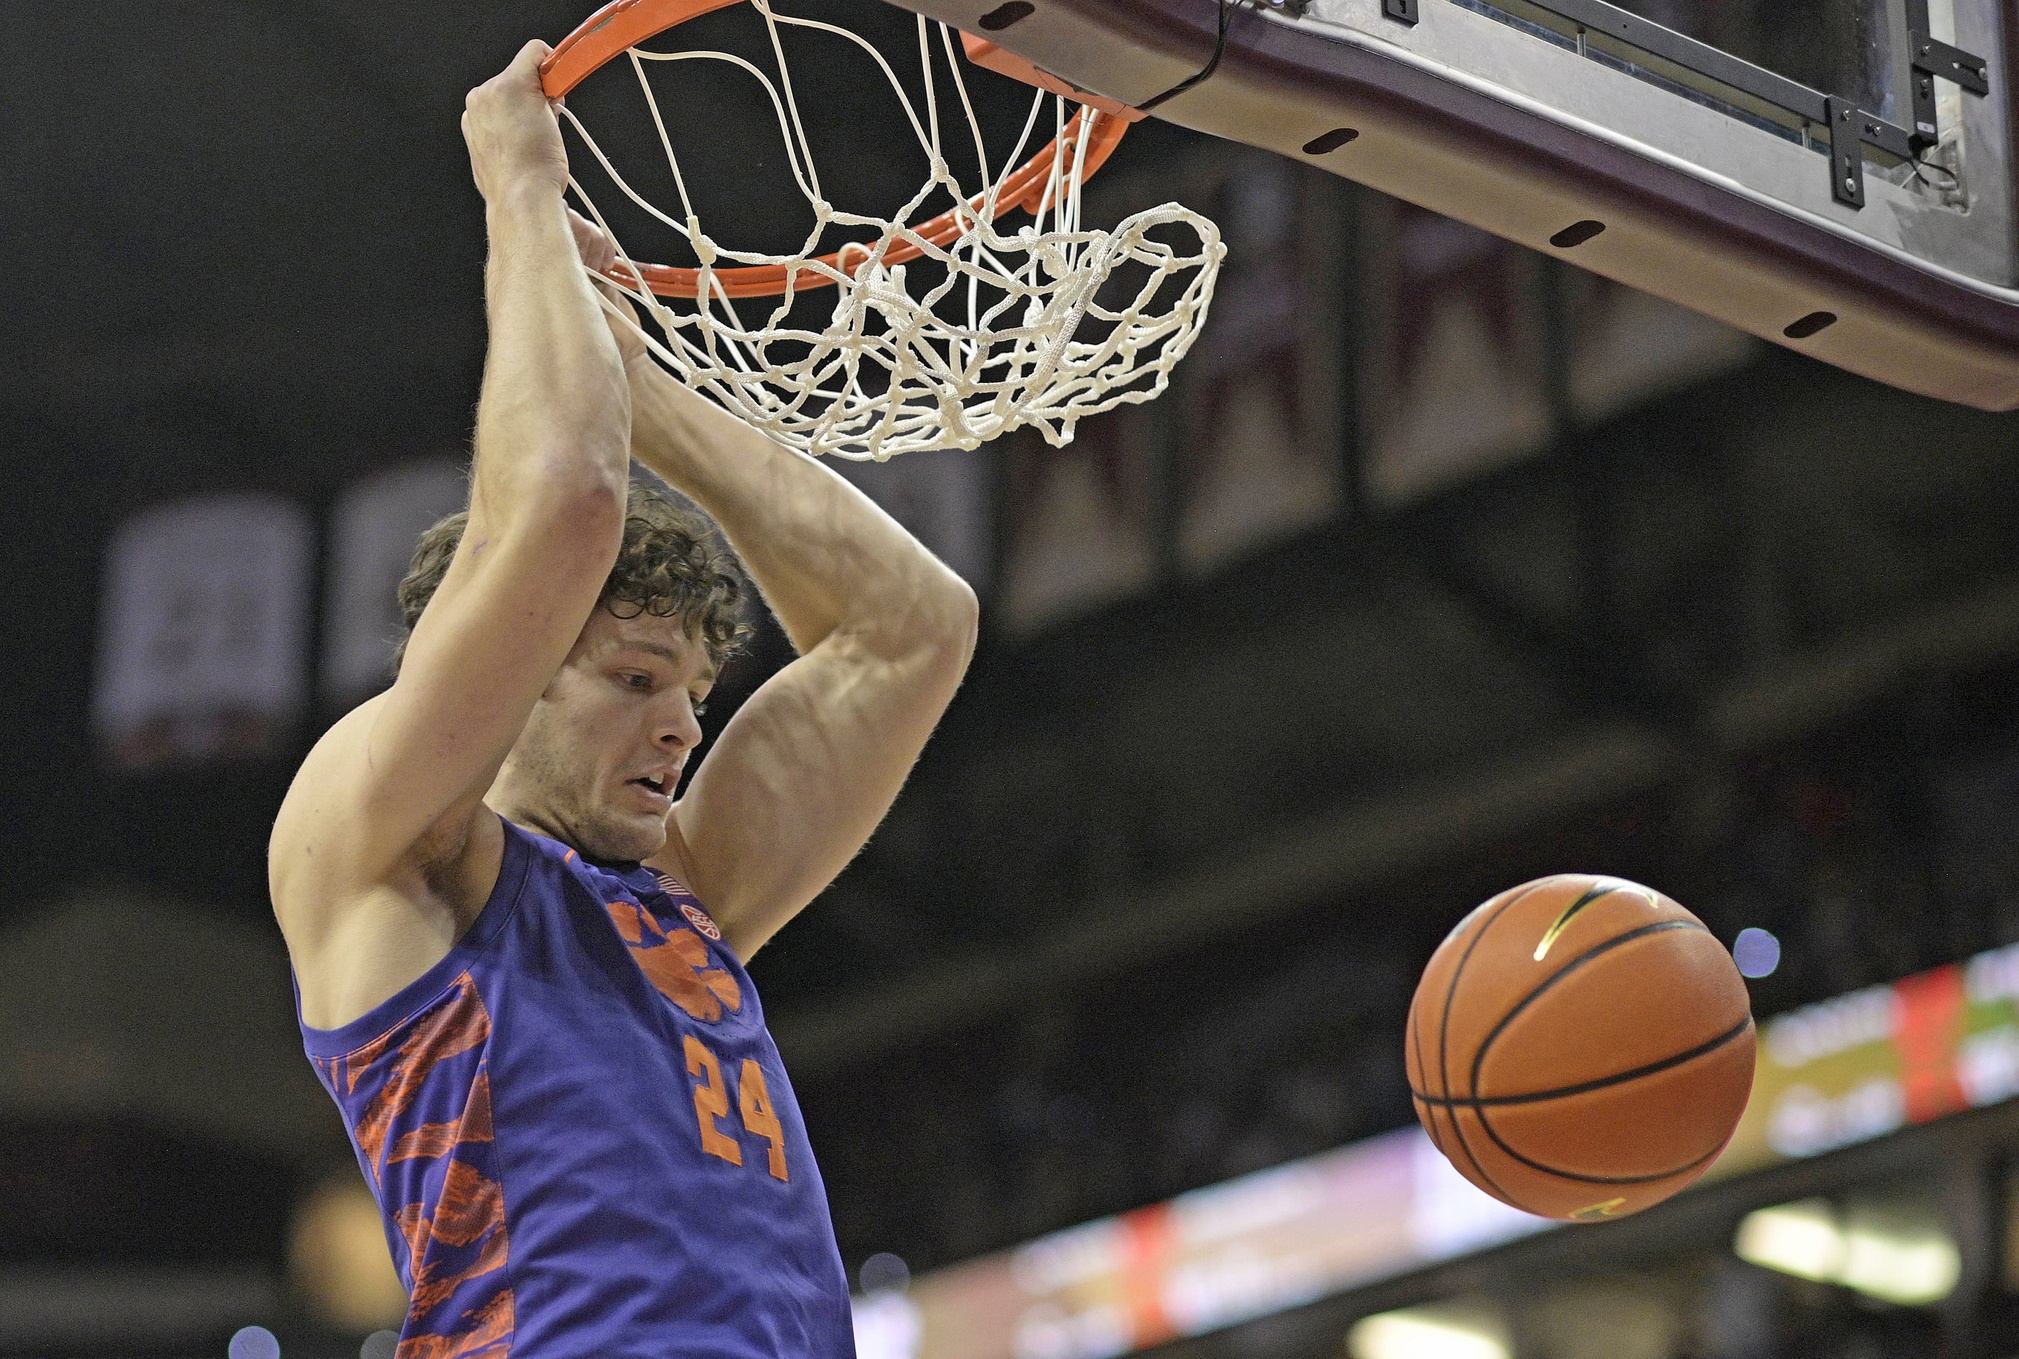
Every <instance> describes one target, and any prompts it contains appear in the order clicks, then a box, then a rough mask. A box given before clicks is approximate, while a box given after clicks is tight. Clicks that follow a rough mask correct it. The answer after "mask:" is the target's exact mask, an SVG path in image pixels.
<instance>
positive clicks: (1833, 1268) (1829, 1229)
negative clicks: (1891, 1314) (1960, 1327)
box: [1732, 1199, 1963, 1307]
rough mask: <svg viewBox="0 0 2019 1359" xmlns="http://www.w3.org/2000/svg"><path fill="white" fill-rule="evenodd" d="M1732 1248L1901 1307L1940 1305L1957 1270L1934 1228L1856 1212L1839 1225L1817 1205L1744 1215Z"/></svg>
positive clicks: (1952, 1252) (1951, 1248)
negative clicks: (1843, 1223) (1936, 1303)
mask: <svg viewBox="0 0 2019 1359" xmlns="http://www.w3.org/2000/svg"><path fill="white" fill-rule="evenodd" d="M1732 1249H1733V1250H1734V1251H1735V1252H1736V1253H1737V1254H1738V1256H1739V1258H1740V1259H1742V1260H1745V1261H1747V1262H1748V1263H1751V1264H1755V1265H1759V1266H1761V1267H1762V1268H1764V1269H1772V1270H1777V1271H1778V1272H1780V1273H1782V1274H1792V1275H1794V1276H1796V1277H1797V1278H1802V1279H1814V1280H1816V1281H1817V1282H1819V1283H1832V1284H1839V1285H1842V1286H1843V1287H1845V1288H1850V1289H1854V1290H1855V1291H1857V1292H1859V1293H1863V1294H1864V1295H1865V1296H1867V1297H1870V1298H1877V1299H1879V1300H1880V1301H1882V1302H1891V1303H1897V1304H1899V1305H1901V1306H1905V1307H1919V1306H1925V1305H1927V1304H1929V1303H1933V1302H1940V1301H1941V1300H1942V1299H1943V1298H1946V1297H1948V1296H1949V1294H1950V1293H1951V1292H1953V1291H1955V1288H1956V1283H1957V1280H1958V1279H1959V1278H1960V1277H1961V1276H1962V1272H1963V1260H1962V1255H1961V1253H1960V1252H1959V1251H1958V1250H1957V1249H1956V1243H1955V1242H1954V1241H1953V1240H1951V1239H1950V1237H1949V1236H1948V1234H1947V1233H1946V1232H1944V1231H1943V1230H1942V1229H1941V1228H1940V1227H1939V1226H1937V1225H1935V1224H1933V1223H1931V1222H1927V1221H1915V1220H1912V1219H1911V1218H1901V1217H1898V1216H1896V1215H1887V1214H1861V1213H1856V1212H1854V1213H1852V1214H1851V1215H1850V1221H1849V1222H1848V1224H1847V1225H1840V1223H1839V1220H1838V1216H1837V1214H1836V1212H1835V1211H1834V1210H1833V1209H1832V1208H1831V1206H1830V1205H1829V1204H1828V1203H1827V1202H1825V1201H1824V1200H1822V1199H1805V1200H1803V1201H1802V1202H1800V1203H1784V1204H1781V1205H1780V1206H1779V1207H1775V1208H1762V1209H1760V1210H1759V1211H1757V1212H1754V1213H1749V1214H1747V1216H1746V1218H1745V1220H1744V1221H1743V1222H1741V1223H1740V1224H1739V1230H1738V1234H1737V1236H1736V1237H1735V1238H1734V1239H1733V1242H1732Z"/></svg>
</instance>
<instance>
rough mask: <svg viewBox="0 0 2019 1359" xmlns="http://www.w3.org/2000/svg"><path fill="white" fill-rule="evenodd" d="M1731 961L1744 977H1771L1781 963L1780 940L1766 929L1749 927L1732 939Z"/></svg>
mask: <svg viewBox="0 0 2019 1359" xmlns="http://www.w3.org/2000/svg"><path fill="white" fill-rule="evenodd" d="M1732 961H1733V962H1734V963H1736V964H1738V969H1739V974H1740V975H1741V976H1745V977H1755V978H1757V977H1771V976H1772V975H1773V974H1774V969H1775V968H1777V967H1779V966H1780V965H1781V941H1780V940H1778V939H1776V938H1774V936H1773V935H1771V934H1769V933H1768V932H1767V931H1765V930H1763V929H1760V928H1758V927H1757V926H1755V927H1750V928H1747V929H1743V930H1740V931H1739V936H1738V938H1736V939H1734V940H1732Z"/></svg>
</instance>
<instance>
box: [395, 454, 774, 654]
mask: <svg viewBox="0 0 2019 1359" xmlns="http://www.w3.org/2000/svg"><path fill="white" fill-rule="evenodd" d="M469 520H470V516H469V512H468V511H467V510H458V511H456V512H455V513H454V514H451V515H448V516H447V517H445V518H443V519H441V520H440V521H438V522H437V523H436V524H435V525H434V527H432V528H430V529H429V530H428V531H427V532H426V533H423V534H422V535H421V540H420V543H419V544H418V545H417V546H416V547H415V548H414V557H413V561H412V562H411V563H410V564H409V565H408V567H407V574H406V576H405V578H403V579H402V580H401V581H400V589H399V601H400V622H401V625H402V628H403V632H402V634H401V636H400V642H399V647H398V648H397V649H396V650H395V651H394V652H393V669H394V670H395V671H398V669H399V666H400V662H401V660H403V659H404V658H405V656H406V652H407V641H408V639H409V638H411V637H412V636H413V635H414V624H416V623H418V622H419V621H420V619H421V612H422V611H423V610H424V609H426V608H427V607H428V601H429V600H431V599H433V598H434V597H435V591H436V589H438V588H439V587H440V586H441V583H442V577H443V576H445V575H446V574H448V570H449V562H450V561H451V560H452V559H453V558H454V557H455V555H456V545H457V544H458V543H460V542H461V541H462V540H463V528H464V526H465V525H467V524H468V523H469ZM749 588H750V587H749V585H748V583H747V582H746V581H745V579H744V576H743V568H742V567H741V565H740V564H738V562H737V560H736V556H735V554H734V553H732V552H730V551H729V549H728V548H727V547H725V546H723V545H722V543H721V540H720V538H719V537H718V536H717V535H716V533H715V531H714V525H713V524H711V523H710V522H709V521H708V519H707V518H706V517H705V516H704V515H702V513H701V512H700V511H699V510H696V509H694V508H692V507H691V506H689V505H687V504H685V503H684V502H682V501H679V500H676V499H674V498H673V497H672V496H670V495H668V494H667V493H666V492H664V491H661V490H659V489H657V488H656V487H652V486H643V485H637V484H634V485H633V486H632V487H631V494H630V497H629V499H628V501H627V502H626V506H625V514H624V543H623V546H622V547H620V548H618V549H617V563H616V565H614V566H612V567H611V568H610V579H609V580H608V582H606V583H605V584H604V586H603V596H602V598H601V599H600V600H599V601H598V604H599V606H600V607H602V608H606V609H608V610H609V611H610V612H611V613H613V614H616V615H617V616H618V617H619V618H636V617H637V616H638V615H639V614H641V613H649V614H652V615H654V616H655V617H658V618H679V619H681V620H682V621H684V622H685V623H686V624H687V628H688V630H689V631H690V632H692V633H693V634H694V635H695V637H697V638H698V639H699V640H700V642H701V644H702V646H704V647H706V648H707V651H708V658H709V659H710V660H711V661H713V662H714V663H715V664H716V665H717V666H718V667H719V666H720V665H721V664H722V662H723V661H724V660H726V659H727V658H728V657H729V656H731V655H733V654H735V652H736V651H737V650H738V648H740V647H741V646H742V644H743V641H744V639H745V638H746V637H747V636H748V635H749V633H750V629H749V627H748V626H746V625H745V624H744V623H743V621H742V613H743V600H744V596H745V594H746V592H747V591H748V590H749Z"/></svg>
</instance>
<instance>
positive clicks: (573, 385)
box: [270, 43, 630, 1023]
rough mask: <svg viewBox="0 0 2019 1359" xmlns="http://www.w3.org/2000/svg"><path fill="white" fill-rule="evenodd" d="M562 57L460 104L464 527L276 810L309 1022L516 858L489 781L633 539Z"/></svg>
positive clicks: (614, 357) (491, 84) (403, 958)
mask: <svg viewBox="0 0 2019 1359" xmlns="http://www.w3.org/2000/svg"><path fill="white" fill-rule="evenodd" d="M546 51H547V48H546V46H545V44H542V43H529V44H528V45H527V46H526V48H525V49H523V50H522V51H521V52H520V53H519V55H518V56H517V58H515V59H514V60H513V62H512V64H511V65H510V66H509V67H507V68H506V69H505V70H504V71H503V72H502V73H500V74H499V75H498V76H496V77H495V78H493V79H492V80H490V81H488V82H486V83H485V84H484V85H482V86H480V87H479V88H477V89H476V90H474V91H472V92H471V94H470V97H469V100H468V104H467V111H466V112H465V114H464V117H463V132H464V136H465V139H466V140H467V142H468V144H469V151H470V161H471V166H472V169H473V172H474V174H475V177H476V182H477V187H478V189H479V190H480V191H481V192H482V194H483V197H484V205H485V212H486V224H487V228H488V232H489V238H490V258H489V264H488V266H487V269H486V274H485V295H486V305H487V310H488V316H489V323H490V347H489V352H488V355H487V357H486V361H485V366H484V379H483V388H482V395H481V399H480V401H479V405H478V409H477V422H476V451H475V463H474V469H473V475H472V479H471V487H470V508H469V519H468V523H467V526H466V528H465V529H464V531H463V533H462V536H461V539H460V542H459V544H458V546H457V548H456V550H455V554H454V557H453V558H452V560H451V562H450V564H449V566H448V569H447V573H446V576H445V577H444V578H443V580H442V583H441V586H440V588H439V589H438V590H437V591H436V593H435V595H434V597H433V599H432V601H431V602H430V603H429V604H428V606H427V609H426V612H425V613H424V614H423V615H422V617H421V618H420V620H419V622H418V624H417V625H416V627H415V628H414V631H413V635H412V637H411V639H410V641H409V643H408V645H407V648H406V653H405V657H404V660H403V662H402V664H401V667H400V673H399V678H398V680H397V681H396V682H395V684H394V685H393V687H392V688H391V690H389V691H388V692H387V693H385V694H383V695H381V696H380V697H378V698H376V699H374V700H372V701H371V702H369V703H367V704H366V705H365V706H364V707H362V708H360V709H359V710H358V711H356V712H354V713H352V714H351V715H350V716H348V717H346V718H345V719H343V720H342V721H341V722H339V723H338V724H337V725H336V726H335V727H333V728H332V729H331V731H330V732H329V733H328V734H327V735H326V736H325V737H324V738H323V740H322V741H321V742H320V743H318V745H317V748H316V750H315V751H314V752H313V753H312V754H311V755H310V757H309V759H308V761H307V762H306V763H305V764H304V765H303V768H302V771H301V773H300V774H299V775H298V776H297V777H296V781H295V784H294V786H293V788H292V789H291V790H290V792H289V794H288V798H287V801H286V803H285V805H284V806H283V808H282V811H281V814H280V817H279V819H278V820H277V822H276V824H275V829H274V838H273V846H272V861H271V871H270V876H271V881H272V887H273V893H274V901H275V907H276V911H277V913H278V914H279V916H280V920H281V924H282V928H283V930H284V932H285V933H286V934H287V937H288V942H289V946H290V949H291V951H292V952H293V954H294V958H295V964H296V970H297V975H298V976H299V978H300V981H301V985H302V992H303V998H304V1002H305V1005H306V1006H307V1008H308V1011H309V1012H310V1014H311V1016H312V1021H311V1022H322V1023H329V1022H343V1021H344V1020H345V1019H347V1018H349V1017H351V1016H353V1015H355V1014H356V1013H361V1012H362V1011H363V1010H364V1009H366V1008H369V1006H370V1005H372V1004H376V1003H377V1002H378V1001H380V1000H383V999H385V998H386V997H387V996H389V995H390V994H392V992H393V991H396V990H397V989H398V987H399V986H401V985H404V984H405V983H406V982H408V981H411V980H413V978H414V977H416V976H418V975H419V974H420V972H422V971H424V970H425V969H426V967H427V966H428V965H430V964H431V963H432V962H433V961H434V959H435V958H438V957H440V956H441V953H442V952H444V951H445V950H446V949H447V947H448V945H449V943H450V942H452V941H453V939H454V937H455V935H456V933H457V931H458V921H457V917H458V916H459V915H468V914H469V913H471V912H473V911H474V910H475V909H476V908H479V907H481V905H482V898H483V896H484V895H485V894H486V893H488V891H489V878H486V877H485V871H486V869H485V858H486V855H488V872H489V875H490V877H491V878H494V877H495V875H496V862H497V855H498V853H499V846H498V838H499V837H498V832H497V830H496V828H495V823H493V822H490V821H489V819H488V818H487V817H480V816H479V815H478V813H479V812H480V810H481V808H482V799H483V797H484V794H485V791H486V790H487V789H488V788H489V786H490V784H491V782H492V779H493V777H494V776H495V775H496V773H497V771H498V768H499V765H500V763H501V762H502V761H503V760H504V758H505V756H506V755H507V753H508V752H509V751H510V750H511V748H512V745H513V742H514V741H515V739H516V738H517V737H518V735H519V733H520V730H521V728H522V727H523V726H524V725H525V722H526V719H527V715H528V713H529V712H530V711H531V710H532V707H533V705H534V703H535V702H536V700H537V699H538V698H539V696H540V694H541V692H542V690H543V689H544V688H545V687H546V686H547V684H548V682H549V681H550V680H551V679H552V678H553V676H554V674H555V672H556V670H557V669H558V667H559V666H560V665H561V663H562V661H563V660H564V659H565V658H566V656H567V654H568V651H569V648H570V646H571V644H572V643H573V642H574V640H575V638H576V636H577V634H578V633H579V632H580V630H581V628H582V625H583V620H584V619H585V618H586V617H587V616H588V615H589V613H590V612H591V610H592V609H593V608H594V607H595V603H596V600H597V597H598V594H599V592H600V590H601V589H602V586H603V582H604V578H605V576H606V575H607V574H608V572H609V570H610V567H611V563H612V562H613V560H614V559H615V557H616V554H617V549H618V544H619V542H620V539H621V536H622V533H623V524H624V507H625V494H626V486H627V475H628V471H629V457H628V445H629V437H630V435H629V398H628V391H627V386H626V382H625V378H624V372H623V366H622V362H621V359H620V356H619V353H618V350H617V347H616V345H615V343H614V342H613V340H612V339H611V336H610V332H609V330H608V328H607V327H606V325H605V324H604V321H603V319H602V316H601V314H600V312H599V310H598V307H597V304H596V301H595V297H594V294H593V292H592V290H591V289H590V287H589V285H588V283H587V282H586V280H585V279H584V278H583V276H582V272H581V266H580V264H579V263H578V260H577V256H576V253H575V247H574V243H573V240H572V238H571V237H570V234H569V227H568V221H567V217H566V210H565V208H564V207H563V204H562V191H563V189H564V187H565V185H566V183H567V160H566V153H565V151H564V149H563V146H562V143H561V138H560V132H559V129H558V126H557V124H556V120H555V115H554V111H553V109H552V108H551V107H550V106H549V104H548V101H547V99H546V98H545V96H544V94H543V93H542V91H541V89H540V77H539V70H538V67H539V61H540V58H541V57H542V56H543V55H544V54H545V52H546ZM472 828H475V829H476V830H477V831H478V834H477V836H476V837H474V839H473V837H472V835H471V831H472ZM472 897H474V898H475V900H474V903H472V901H471V900H470V898H472ZM462 923H464V924H466V923H467V920H464V921H462Z"/></svg>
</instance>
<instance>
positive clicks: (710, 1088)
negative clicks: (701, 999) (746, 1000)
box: [684, 1034, 791, 1180]
mask: <svg viewBox="0 0 2019 1359" xmlns="http://www.w3.org/2000/svg"><path fill="white" fill-rule="evenodd" d="M684 1047H685V1049H686V1052H687V1074H688V1075H690V1076H692V1077H694V1078H695V1080H694V1121H695V1122H696V1123H697V1124H699V1125H700V1129H701V1150H703V1151H705V1152H707V1153H708V1154H709V1155H710V1156H719V1157H721V1158H722V1159H723V1160H725V1161H727V1162H729V1164H730V1165H733V1166H740V1165H742V1164H743V1147H742V1144H740V1143H739V1142H737V1140H736V1139H735V1138H734V1137H732V1136H730V1135H729V1134H728V1133H726V1132H724V1131H722V1129H721V1127H720V1126H719V1125H717V1123H716V1122H715V1120H716V1119H718V1118H727V1117H728V1116H729V1086H728V1084H727V1083H726V1082H725V1081H724V1080H723V1078H722V1063H721V1062H719V1061H718V1060H716V1057H715V1054H714V1053H712V1052H710V1051H709V1050H708V1047H707V1045H706V1044H704V1043H703V1042H702V1041H701V1040H700V1039H698V1038H696V1037H695V1036H694V1035H693V1034H687V1035H686V1036H685V1042H684ZM736 1089H737V1099H736V1104H737V1109H738V1111H739V1112H741V1113H742V1115H743V1129H744V1131H745V1132H748V1133H752V1134H754V1135H756V1136H758V1137H761V1138H763V1139H764V1140H765V1142H766V1143H767V1144H768V1151H769V1154H768V1155H767V1156H766V1158H765V1161H766V1168H767V1169H768V1170H770V1172H771V1176H772V1178H773V1179H777V1180H787V1179H790V1178H791V1176H789V1175H787V1174H786V1171H785V1129H784V1128H782V1127H780V1126H779V1123H778V1115H777V1114H776V1113H775V1112H773V1111H772V1108H771V1090H770V1088H769V1087H768V1086H766V1085H765V1083H764V1068H763V1067H761V1066H759V1065H758V1064H757V1059H756V1058H754V1057H746V1058H744V1059H743V1070H742V1071H740V1072H739V1073H737V1081H736Z"/></svg>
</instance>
